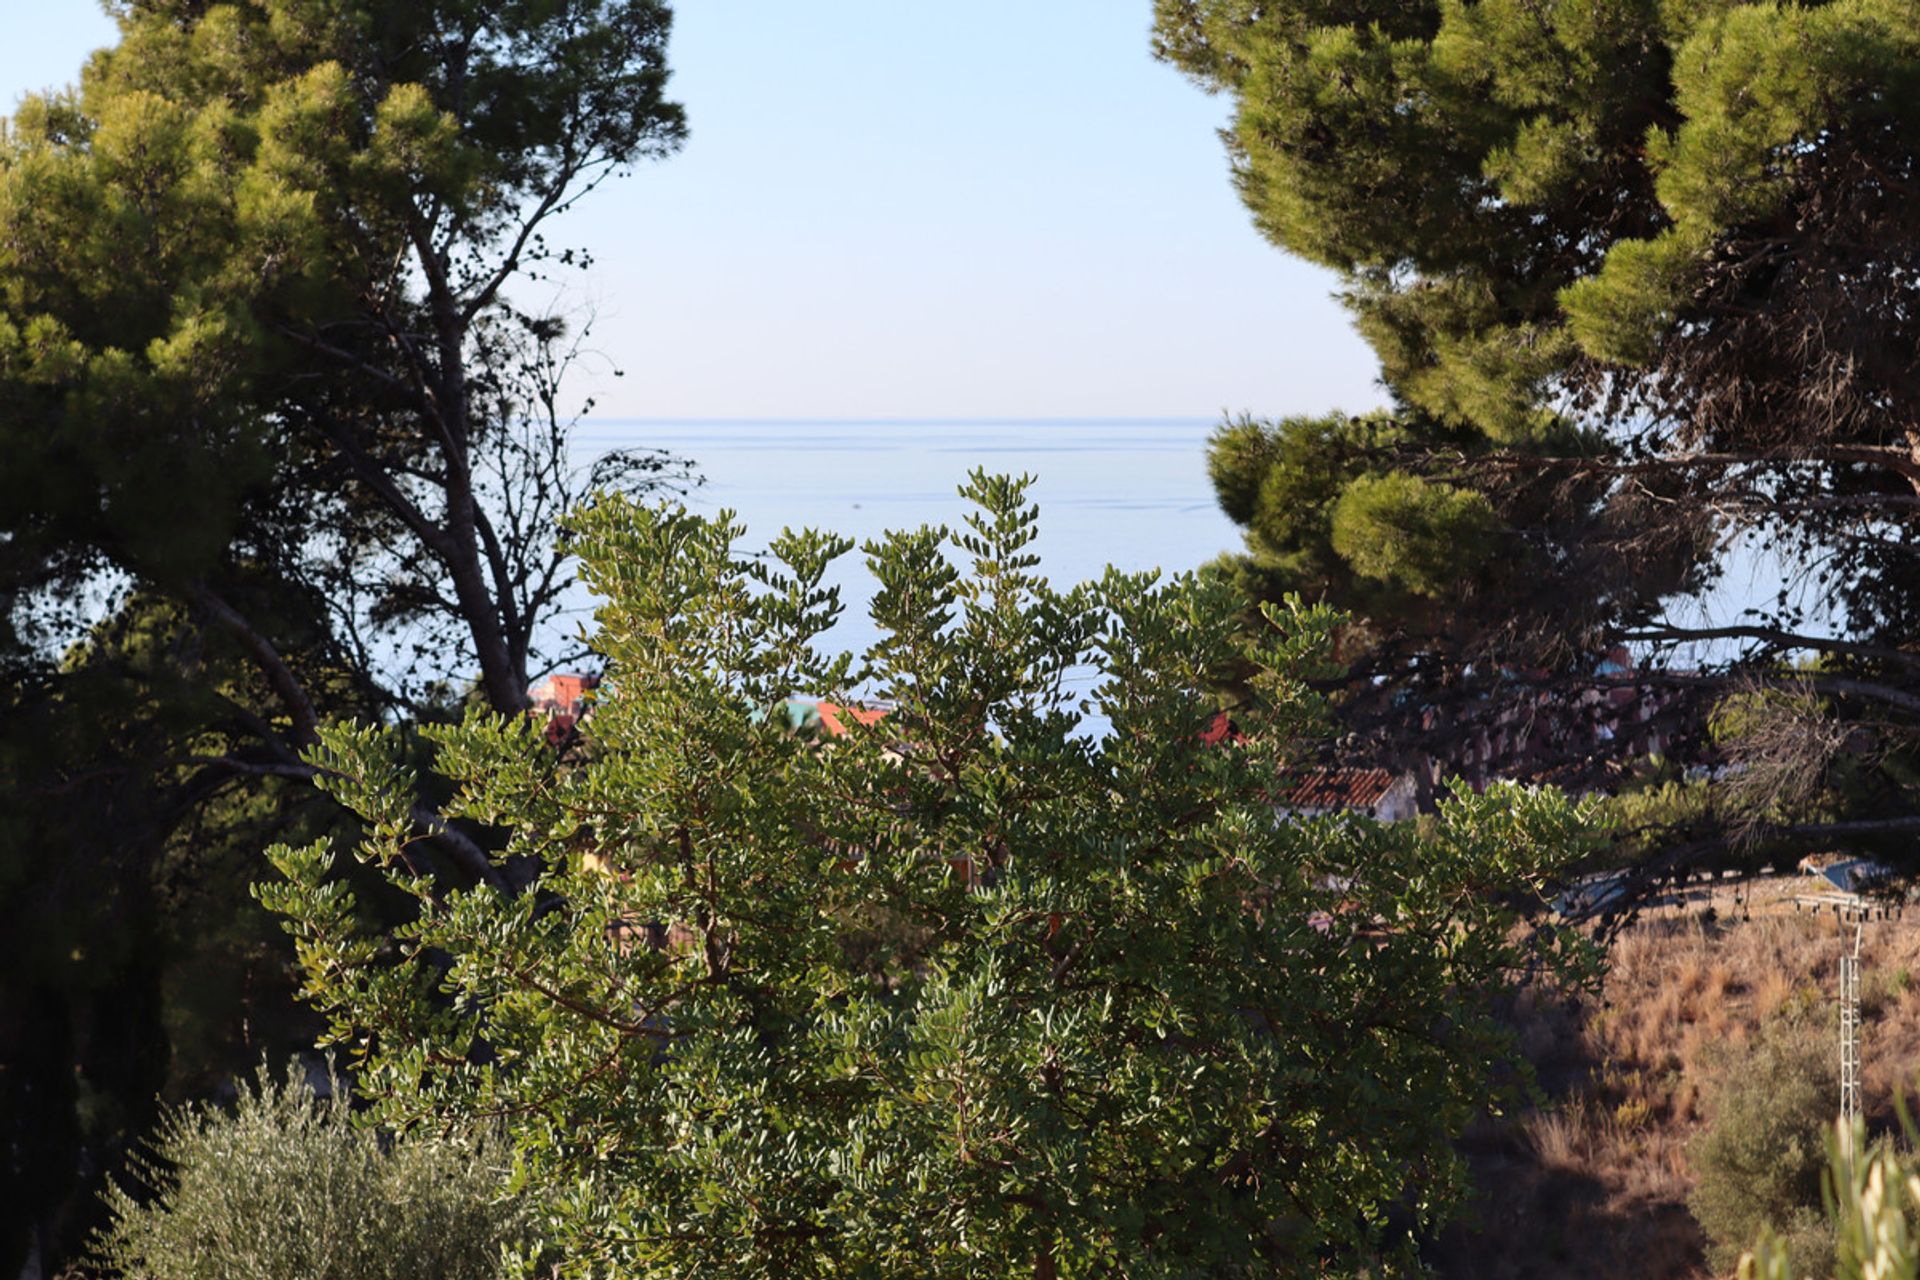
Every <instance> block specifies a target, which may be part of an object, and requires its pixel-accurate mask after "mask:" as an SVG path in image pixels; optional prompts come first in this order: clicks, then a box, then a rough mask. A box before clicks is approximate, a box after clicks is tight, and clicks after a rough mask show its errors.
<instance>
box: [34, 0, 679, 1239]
mask: <svg viewBox="0 0 1920 1280" xmlns="http://www.w3.org/2000/svg"><path fill="white" fill-rule="evenodd" d="M109 8H110V11H111V12H112V14H113V16H114V17H115V19H116V20H117V22H118V26H119V39H118V42H117V43H116V44H115V45H114V46H113V47H112V48H109V49H105V50H102V51H100V52H98V53H96V54H95V55H94V56H93V57H92V58H91V59H90V61H89V62H88V64H87V66H86V68H85V70H84V72H83V74H82V76H81V80H80V83H79V85H78V87H77V88H76V89H73V90H67V91H62V92H57V93H52V94H45V95H35V96H30V97H28V98H26V99H25V100H23V101H22V102H20V103H19V105H18V106H17V108H16V109H15V110H14V112H13V114H12V116H11V117H10V118H9V119H8V120H6V121H5V123H4V126H0V453H4V456H5V457H6V459H7V462H6V465H5V466H4V467H0V613H3V614H4V617H0V667H3V668H4V679H5V687H4V690H0V707H4V709H5V710H6V711H7V712H8V715H7V716H6V722H5V724H4V725H3V726H0V737H3V738H4V739H5V744H4V746H0V769H4V771H5V772H4V773H3V774H0V792H4V793H5V794H6V795H7V797H8V803H7V804H6V805H5V806H4V808H5V809H6V810H7V813H6V814H4V815H0V886H4V887H5V888H6V890H7V896H6V900H5V902H4V905H0V934H4V936H6V937H7V938H8V939H9V940H10V941H14V940H22V939H24V940H26V941H27V945H25V946H23V947H22V948H21V950H23V951H26V952H27V954H26V956H25V957H24V958H22V959H21V960H20V962H19V963H18V964H17V965H16V964H13V963H9V965H8V967H7V970H6V972H5V973H4V974H0V1061H5V1062H7V1063H9V1064H15V1063H18V1064H28V1063H33V1064H37V1065H36V1067H35V1069H34V1070H32V1071H26V1070H25V1069H24V1066H23V1069H22V1071H21V1072H19V1073H15V1072H11V1071H10V1072H9V1073H7V1079H6V1082H5V1083H4V1084H0V1089H4V1090H7V1091H9V1096H8V1098H7V1102H9V1103H10V1102H12V1101H13V1100H14V1099H15V1098H20V1099H28V1098H44V1099H47V1100H48V1103H47V1105H48V1106H49V1107H53V1108H55V1110H54V1112H51V1113H50V1112H48V1111H46V1110H43V1109H42V1107H41V1105H40V1104H39V1103H38V1102H31V1101H29V1102H26V1103H24V1104H23V1105H20V1106H13V1105H0V1152H4V1153H5V1154H3V1155H0V1176H4V1178H5V1181H6V1183H7V1185H8V1186H9V1187H10V1188H11V1187H14V1186H18V1187H20V1188H22V1190H23V1194H22V1195H20V1196H18V1197H15V1196H12V1195H8V1196H6V1197H5V1201H6V1204H5V1208H4V1210H0V1213H4V1215H5V1217H6V1219H7V1220H8V1221H7V1224H6V1226H5V1228H4V1229H0V1269H5V1270H8V1271H9V1273H11V1271H12V1270H13V1269H15V1268H16V1267H17V1259H18V1257H19V1255H20V1253H21V1252H22V1251H24V1249H25V1248H26V1247H27V1246H26V1244H25V1242H24V1240H23V1238H22V1234H23V1233H22V1232H20V1231H16V1230H15V1226H16V1224H17V1223H18V1217H17V1215H24V1216H25V1218H26V1222H25V1224H24V1227H25V1229H26V1230H27V1231H30V1232H31V1233H33V1234H35V1235H37V1236H38V1237H39V1240H38V1244H37V1247H38V1249H39V1252H40V1255H41V1257H42V1258H43V1259H48V1258H56V1259H57V1258H58V1257H59V1256H61V1255H62V1254H63V1252H64V1251H65V1249H66V1247H67V1246H70V1245H71V1243H72V1239H73V1231H72V1230H71V1229H70V1226H71V1224H70V1223H69V1224H67V1225H65V1226H62V1225H60V1224H61V1223H62V1222H64V1219H61V1218H59V1217H58V1216H49V1212H48V1211H43V1204H42V1202H43V1201H45V1200H46V1199H48V1198H49V1197H52V1198H56V1199H58V1198H61V1197H64V1198H65V1203H67V1204H68V1205H69V1206H71V1205H72V1204H74V1203H76V1202H80V1203H84V1201H85V1197H81V1198H80V1199H79V1200H78V1201H76V1199H75V1197H74V1195H73V1186H72V1183H71V1177H72V1174H71V1173H70V1171H73V1170H77V1169H79V1168H82V1167H86V1166H88V1165H95V1164H97V1163H99V1162H100V1161H101V1160H102V1159H103V1156H104V1149H103V1148H102V1147H101V1146H100V1145H98V1144H97V1143H95V1142H94V1141H93V1140H92V1139H91V1138H86V1137H83V1136H80V1135H81V1131H82V1130H89V1129H90V1128H91V1127H92V1126H93V1124H94V1122H93V1121H92V1120H86V1119H84V1118H83V1113H84V1116H91V1117H94V1118H96V1119H97V1118H100V1117H106V1116H112V1115H116V1114H118V1115H120V1116H122V1117H124V1119H123V1120H120V1121H114V1122H111V1123H107V1122H105V1121H101V1127H103V1128H104V1129H105V1130H106V1131H115V1132H126V1131H127V1130H128V1129H132V1130H136V1131H137V1130H138V1129H139V1128H140V1127H143V1126H142V1123H141V1121H140V1113H142V1112H143V1111H144V1110H145V1109H146V1108H148V1107H149V1106H150V1100H151V1098H152V1096H153V1094H154V1092H155V1091H156V1088H158V1087H160V1086H162V1085H164V1086H165V1087H166V1088H167V1090H168V1092H170V1093H173V1094H175V1095H176V1096H177V1095H178V1093H179V1092H181V1090H182V1088H183V1086H184V1081H183V1080H182V1079H181V1078H180V1077H179V1076H178V1075H177V1074H172V1075H170V1070H171V1069H170V1068H169V1066H168V1057H169V1049H170V1044H169V1041H170V1039H172V1037H173V1032H171V1031H161V1030H158V1028H159V1027H160V1026H161V1025H162V1023H163V1022H165V1021H167V1019H164V1018H163V1017H162V1016H161V1011H160V1010H158V1009H156V1008H155V1006H154V1001H155V1000H158V999H162V998H164V996H163V993H164V992H165V991H167V990H176V991H178V990H182V989H184V988H186V987H188V986H193V985H200V984H194V983H187V982H184V981H183V980H182V978H183V975H184V973H186V972H187V970H186V969H185V968H183V967H182V966H183V965H187V964H192V965H195V966H198V967H199V970H200V972H202V973H206V972H229V973H236V974H245V973H250V972H252V959H253V955H252V954H251V953H252V949H253V947H254V945H255V944H254V940H253V939H251V938H247V939H240V938H237V937H236V938H232V939H231V941H232V942H233V944H234V945H233V947H232V948H228V949H226V950H225V951H224V952H223V951H222V949H221V948H220V947H217V946H215V945H214V942H215V939H217V938H219V937H220V936H221V929H227V930H229V931H230V932H239V933H245V932H246V929H245V928H244V927H238V928H235V927H234V926H233V925H232V921H234V920H236V919H238V918H240V917H241V915H242V910H243V908H244V906H245V899H244V896H243V895H240V894H238V893H237V890H238V888H239V886H241V885H243V884H244V882H245V880H246V879H247V877H248V875H249V874H250V873H251V872H252V870H253V868H254V863H253V862H252V859H251V855H250V853H247V852H246V851H250V850H255V849H257V848H258V847H259V846H260V845H261V844H264V843H266V842H268V841H269V840H271V839H273V838H276V837H277V836H283V837H286V838H297V839H305V838H307V837H308V836H310V835H311V834H312V833H313V832H314V831H316V830H319V829H323V828H324V827H325V826H326V825H327V823H328V821H329V817H328V816H327V815H325V814H324V813H318V814H317V813H316V810H315V808H314V806H313V804H312V800H313V798H314V793H313V792H312V791H311V789H310V788H307V787H305V786H303V785H295V784H300V783H304V781H305V780H306V779H307V778H308V777H309V776H310V774H311V768H310V766H309V765H307V764H306V763H305V762H304V761H303V760H302V758H301V755H302V752H303V750H304V749H305V748H306V747H307V746H309V745H311V743H312V742H313V741H314V734H315V732H316V729H317V727H318V725H319V724H320V723H321V722H322V720H324V719H326V718H328V717H331V716H336V715H342V714H354V715H359V716H364V717H368V718H374V719H380V720H383V721H387V722H393V723H412V722H416V721H418V720H420V719H423V718H432V717H436V716H437V717H441V718H444V717H446V716H447V715H448V714H449V713H450V711H451V712H452V713H456V714H457V709H458V705H459V703H460V701H461V699H462V698H463V697H464V696H465V694H466V684H467V682H468V681H469V680H472V681H473V682H474V683H475V684H476V685H477V689H476V691H475V694H474V696H476V697H477V698H478V699H480V700H481V701H483V702H485V703H487V704H488V705H491V706H493V707H496V708H498V709H499V710H501V711H503V712H517V711H520V710H523V709H524V708H525V706H526V699H527V687H528V683H529V677H530V676H533V675H537V674H539V673H540V672H541V671H542V670H543V669H545V668H547V667H549V666H551V665H553V664H556V663H561V662H565V661H567V660H568V658H569V654H570V653H571V652H572V649H571V642H570V641H569V640H568V639H567V637H566V634H565V631H566V629H565V628H562V627H558V626H555V625H553V623H554V615H555V611H556V609H557V608H558V606H559V603H560V600H561V597H562V593H563V592H565V591H566V590H567V589H568V587H569V583H570V581H571V577H572V570H571V563H572V561H571V558H570V553H569V551H568V549H567V547H566V546H565V545H564V542H563V540H562V539H561V537H560V536H559V530H558V522H559V517H560V515H561V514H562V513H563V512H564V511H565V510H567V509H568V508H570V507H571V506H573V505H575V504H576V503H577V502H578V501H579V500H580V499H581V498H582V497H583V496H584V494H585V493H586V491H587V490H588V488H589V486H590V485H596V484H606V485H616V486H617V485H623V484H624V485H626V486H627V487H629V488H644V487H646V486H647V485H649V484H652V483H654V482H656V481H659V480H661V479H664V478H665V476H664V475H663V473H662V471H661V469H660V468H661V466H662V462H661V460H660V459H659V458H657V457H655V456H654V455H651V454H646V453H639V454H633V455H623V456H617V457H612V458H608V459H604V460H603V461H602V463H601V464H600V465H599V466H597V467H596V468H593V469H592V474H581V472H580V469H579V468H577V467H576V464H575V459H574V457H573V455H572V453H571V451H570V445H569V433H568V430H569V425H570V422H571V417H572V409H571V406H570V405H569V404H568V403H567V402H566V400H565V398H564V392H563V379H564V375H565V374H566V372H567V370H568V368H569V367H570V364H571V362H572V361H573V359H574V358H575V356H576V355H577V354H578V352H579V351H580V350H581V347H580V345H579V344H580V342H581V338H582V334H581V332H580V331H579V329H578V328H577V327H574V328H572V329H570V327H569V326H568V325H567V324H566V323H564V321H563V318H562V317H558V316H554V315H548V314H543V313H536V312H531V311H528V310H527V309H526V308H525V307H524V306H523V305H521V304H520V303H519V302H518V301H516V298H517V297H524V296H525V294H526V293H527V292H528V290H527V289H526V288H525V286H526V283H527V282H528V281H529V280H533V279H540V280H543V281H544V280H545V279H546V278H548V277H549V276H551V275H553V274H554V273H557V272H562V271H565V270H567V269H569V268H571V267H578V266H580V265H582V263H583V261H584V259H583V255H581V254H580V253H579V252H578V251H577V250H572V249H568V248H565V247H563V246H561V245H558V244H554V243H550V241H549V236H550V235H552V234H553V224H554V219H555V218H556V217H557V216H558V215H559V214H561V213H562V212H564V211H565V210H566V209H568V208H570V207H571V206H572V205H573V204H574V203H575V202H577V201H578V200H579V199H581V198H582V197H583V196H585V195H586V194H588V193H589V192H591V191H592V190H593V189H594V188H595V187H596V186H597V185H598V184H599V183H601V182H602V181H604V180H606V179H607V178H608V177H610V176H611V175H613V174H616V173H618V172H621V171H623V170H626V169H628V168H631V167H632V166H634V165H637V164H639V163H641V162H643V161H646V160H648V159H650V158H652V157H657V156H662V155H665V154H667V153H669V152H671V151H672V150H674V149H675V148H676V147H677V146H678V145H679V143H680V141H681V140H682V138H683V136H684V123H683V120H682V115H681V112H680V109H679V108H678V107H677V106H676V105H674V104H673V103H671V102H669V101H668V100H667V99H666V98H665V96H664V95H665V82H666V76H667V72H666V62H665V48H666V39H667V34H668V26H669V11H668V7H667V6H666V5H665V4H664V3H661V2H660V0H539V2H531V3H523V2H517V0H516V2H511V3H499V2H496V0H419V2H415V0H408V2H406V3H399V2H396V0H339V2H338V3H315V2H313V0H228V2H224V3H208V2H206V0H117V2H115V3H112V4H111V5H110V6H109ZM542 292H543V293H544V292H546V286H545V285H543V286H542ZM433 798H434V797H432V796H431V795H423V796H421V797H418V801H419V808H418V809H417V811H416V815H417V817H418V818H419V820H420V821H421V823H422V824H423V827H426V828H431V829H432V830H433V831H434V832H435V840H434V847H433V851H432V853H431V854H423V855H422V856H425V857H430V858H432V859H433V861H434V863H435V868H436V871H437V872H438V873H441V874H445V875H448V876H450V877H452V878H455V879H465V880H473V879H493V880H498V879H500V877H501V872H500V870H499V869H498V867H497V866H496V865H495V864H493V863H490V862H489V861H488V860H487V859H486V857H485V856H484V855H483V854H482V853H481V851H480V850H479V848H478V847H477V846H476V845H475V843H474V841H473V839H472V838H471V836H470V835H469V834H468V833H466V832H463V831H462V830H460V829H459V828H458V827H454V826H449V825H447V824H444V823H441V822H439V821H438V820H437V818H436V817H435V815H434V813H433V809H432V801H433ZM236 897H237V898H238V901H236ZM183 899H184V900H191V902H192V903H193V904H194V905H193V907H192V909H191V910H180V909H177V908H179V907H180V906H181V903H182V900H183ZM189 919H198V920H202V921H206V920H212V921H217V922H219V924H220V926H221V928H219V929H209V930H205V931H196V930H192V929H189V928H187V927H186V922H187V921H188V920H189ZM256 920H257V918H256ZM174 941H181V942H184V944H185V949H184V951H181V950H176V949H174V948H173V947H172V946H171V945H170V944H171V943H172V942H174ZM242 951H246V952H248V953H249V954H247V955H244V956H243V955H242V954H240V953H241V952H242ZM15 954H18V953H17V952H16V953H15ZM209 961H211V963H209ZM273 967H274V966H273V965H271V964H269V965H266V966H264V968H266V969H268V970H271V969H272V968H273ZM280 967H281V968H284V967H285V962H284V960H283V961H282V962H281V964H280ZM264 986H265V988H266V989H270V990H282V989H283V987H284V984H283V983H282V982H277V981H271V980H269V981H266V982H265V984H264ZM207 989H208V990H211V989H212V988H207ZM203 1003H205V1002H204V1001H203ZM129 1005H131V1006H134V1007H129ZM243 1012H244V1011H243V1010H242V1009H240V1008H238V1007H236V1006H235V1005H233V1004H232V1003H229V1004H228V1005H227V1006H226V1007H225V1008H224V1009H221V1010H202V1011H201V1014H203V1015H205V1016H201V1015H193V1017H197V1018H199V1020H200V1021H202V1022H205V1021H206V1019H207V1018H208V1017H212V1018H213V1019H214V1021H216V1022H221V1021H224V1023H225V1024H226V1025H233V1024H237V1023H240V1022H241V1021H242V1019H241V1018H240V1017H238V1016H232V1015H237V1014H241V1013H243ZM215 1015H218V1016H217V1017H216V1016H215ZM182 1016H183V1017H188V1015H185V1014H183V1015H182ZM188 1020H192V1018H189V1019H188ZM249 1024H250V1025H253V1026H265V1025H266V1022H265V1021H264V1020H259V1019H251V1020H249ZM174 1025H175V1029H176V1030H177V1029H178V1027H179V1025H181V1024H180V1023H179V1022H178V1021H176V1022H175V1024H174ZM90 1027H91V1028H96V1029H99V1030H100V1031H101V1034H100V1035H98V1036H97V1037H96V1036H94V1035H92V1033H90V1032H89V1031H87V1030H86V1028H90ZM109 1028H115V1029H116V1030H108V1029H109ZM205 1039H206V1038H205V1037H202V1042H203V1043H204V1042H205ZM90 1045H91V1047H89V1046H90ZM256 1047H257V1046H249V1047H246V1048H244V1049H241V1046H240V1044H239V1042H237V1041H236V1042H235V1044H234V1046H233V1048H234V1050H237V1051H240V1052H243V1053H244V1054H246V1055H248V1056H251V1054H252V1053H253V1052H254V1051H255V1048H256ZM195 1056H198V1055H197V1054H194V1053H188V1054H183V1058H189V1057H195ZM229 1065H230V1066H241V1067H243V1066H244V1065H245V1063H244V1061H241V1062H237V1063H230V1064H229ZM76 1077H77V1078H76ZM66 1100H72V1106H71V1107H70V1108H67V1109H66V1115H67V1122H66V1123H64V1124H56V1123H54V1122H53V1121H52V1120H51V1119H49V1116H50V1115H51V1114H57V1113H58V1112H59V1111H60V1107H59V1106H58V1105H57V1102H64V1101H66ZM47 1128H50V1129H52V1130H57V1131H58V1132H59V1134H60V1135H61V1136H59V1137H57V1138H56V1137H55V1136H51V1135H50V1134H48V1133H43V1132H42V1130H43V1129H47ZM76 1141H77V1142H80V1144H81V1150H80V1153H79V1154H76V1153H75V1151H74V1148H73V1143H74V1142H76ZM63 1241H64V1242H65V1243H64V1244H63V1243H62V1242H63Z"/></svg>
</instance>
